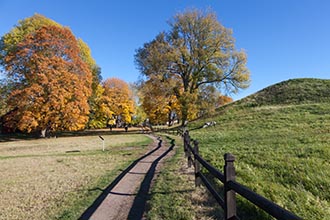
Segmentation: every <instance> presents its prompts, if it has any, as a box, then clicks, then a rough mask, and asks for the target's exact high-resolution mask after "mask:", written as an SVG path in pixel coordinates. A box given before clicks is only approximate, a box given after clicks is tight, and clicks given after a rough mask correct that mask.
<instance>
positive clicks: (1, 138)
mask: <svg viewBox="0 0 330 220" xmlns="http://www.w3.org/2000/svg"><path fill="white" fill-rule="evenodd" d="M147 133H149V132H147ZM147 133H143V134H147ZM118 134H127V135H130V134H142V132H141V131H140V130H139V129H138V128H131V129H130V130H128V132H125V130H124V129H123V128H118V129H113V130H112V131H110V130H109V129H100V130H83V131H72V132H70V131H63V132H55V133H52V134H50V135H49V137H46V138H56V137H84V136H102V135H118ZM37 139H43V138H42V137H40V134H39V133H36V132H34V133H30V134H26V133H9V134H1V133H0V142H12V141H19V140H37Z"/></svg>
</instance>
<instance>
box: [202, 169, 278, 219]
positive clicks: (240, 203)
mask: <svg viewBox="0 0 330 220" xmlns="http://www.w3.org/2000/svg"><path fill="white" fill-rule="evenodd" d="M203 174H204V175H205V176H206V178H207V179H208V180H209V181H210V183H211V184H212V186H213V187H214V188H215V189H216V191H217V192H218V193H219V195H222V199H224V197H223V195H224V192H225V191H224V187H223V184H220V183H219V181H218V180H216V179H215V178H214V177H213V176H212V175H211V174H209V173H203ZM202 187H204V185H203V184H202ZM236 202H237V216H238V217H239V219H240V220H271V219H274V218H272V217H271V216H270V215H269V214H267V213H266V212H265V211H263V210H262V209H260V208H258V207H256V206H255V205H254V204H252V203H251V202H249V201H248V200H247V199H245V198H243V197H241V196H240V195H239V194H237V193H236ZM200 205H202V206H205V207H212V208H210V209H208V210H207V211H205V212H204V213H203V214H204V215H206V216H208V217H210V218H212V219H219V220H220V219H223V218H224V210H223V209H222V208H221V206H220V205H219V204H218V203H217V201H216V200H215V199H214V197H213V195H212V194H211V193H210V192H209V191H207V199H206V200H205V201H203V203H202V204H200Z"/></svg>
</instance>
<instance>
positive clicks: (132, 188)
mask: <svg viewBox="0 0 330 220" xmlns="http://www.w3.org/2000/svg"><path fill="white" fill-rule="evenodd" d="M150 137H152V138H153V139H154V144H153V145H152V148H151V150H150V151H149V152H148V153H146V154H145V155H144V156H142V157H140V158H139V159H137V160H135V161H134V162H133V163H132V164H131V165H130V166H129V167H127V169H126V170H124V171H123V172H122V173H121V174H120V175H119V176H118V177H117V178H116V179H115V180H114V181H113V182H112V183H111V184H110V185H109V186H108V187H107V188H106V189H105V190H103V193H102V194H101V195H100V196H99V197H98V198H97V199H96V200H95V202H94V203H93V204H92V205H91V206H90V207H89V208H88V209H87V210H86V211H85V213H83V214H82V216H81V217H80V219H91V220H115V219H116V220H124V219H129V220H140V219H144V214H145V209H146V203H147V200H148V198H149V190H150V187H151V186H152V182H153V180H154V179H155V174H156V173H157V172H158V170H159V169H160V168H161V166H162V162H163V161H164V159H165V158H167V157H170V156H172V155H173V154H174V152H173V151H172V150H173V147H174V144H173V143H172V145H171V146H166V145H165V144H164V143H163V142H162V140H160V139H156V138H155V137H153V136H150Z"/></svg>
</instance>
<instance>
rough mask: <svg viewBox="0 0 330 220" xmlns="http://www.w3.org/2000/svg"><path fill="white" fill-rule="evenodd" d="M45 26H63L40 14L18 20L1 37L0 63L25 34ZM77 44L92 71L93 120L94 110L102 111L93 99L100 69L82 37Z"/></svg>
mask: <svg viewBox="0 0 330 220" xmlns="http://www.w3.org/2000/svg"><path fill="white" fill-rule="evenodd" d="M45 26H56V27H61V28H63V26H62V25H60V24H59V23H57V22H55V21H53V20H51V19H49V18H47V17H45V16H43V15H40V14H35V15H33V16H32V17H29V18H25V19H23V20H20V21H19V22H18V25H16V26H15V27H14V28H13V29H12V30H11V31H10V32H9V33H7V34H5V35H4V36H3V37H2V38H1V41H0V64H2V65H5V60H4V59H5V57H7V56H8V54H9V53H11V54H14V53H16V51H17V50H18V45H19V43H20V42H21V41H23V39H25V38H26V36H27V35H29V34H33V33H34V32H36V31H37V30H38V29H40V28H42V27H45ZM77 45H78V48H79V56H80V58H81V59H82V60H83V61H84V62H85V63H86V64H87V66H88V68H89V71H90V72H91V73H92V94H91V95H90V97H89V100H88V103H89V105H90V109H91V114H90V117H89V118H90V119H91V120H93V121H94V122H95V118H93V117H94V116H95V114H94V113H95V111H97V112H99V111H102V110H100V109H95V108H96V107H99V106H100V105H98V104H96V103H95V100H97V101H98V102H99V97H97V92H98V91H97V90H98V87H99V85H100V82H101V80H102V77H101V69H100V67H99V66H98V65H97V64H96V62H95V60H94V59H93V57H92V54H91V50H90V48H89V47H88V45H87V44H86V43H85V42H84V41H83V40H82V39H78V40H77ZM6 83H7V85H6V86H7V88H11V87H12V86H10V84H11V81H10V80H7V81H6ZM100 123H102V122H100Z"/></svg>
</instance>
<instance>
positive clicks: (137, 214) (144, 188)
mask: <svg viewBox="0 0 330 220" xmlns="http://www.w3.org/2000/svg"><path fill="white" fill-rule="evenodd" d="M174 146H175V144H174V140H173V139H172V141H171V146H170V147H169V148H168V149H167V150H166V151H165V152H164V153H163V154H162V155H160V156H159V157H158V158H157V159H156V160H155V161H154V162H153V163H152V164H151V166H150V168H149V170H148V172H147V174H146V176H145V178H144V179H143V181H142V183H141V186H140V189H139V191H138V193H137V195H136V197H135V199H134V202H133V205H132V208H131V209H130V211H129V214H128V219H130V220H140V219H142V217H143V214H144V211H145V209H146V204H147V201H148V200H149V199H150V196H151V194H149V190H150V187H151V182H152V179H153V177H154V175H155V172H156V168H157V165H158V163H159V161H160V160H161V159H163V158H164V157H165V156H166V155H167V154H168V153H169V152H170V151H172V150H173V148H174Z"/></svg>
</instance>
